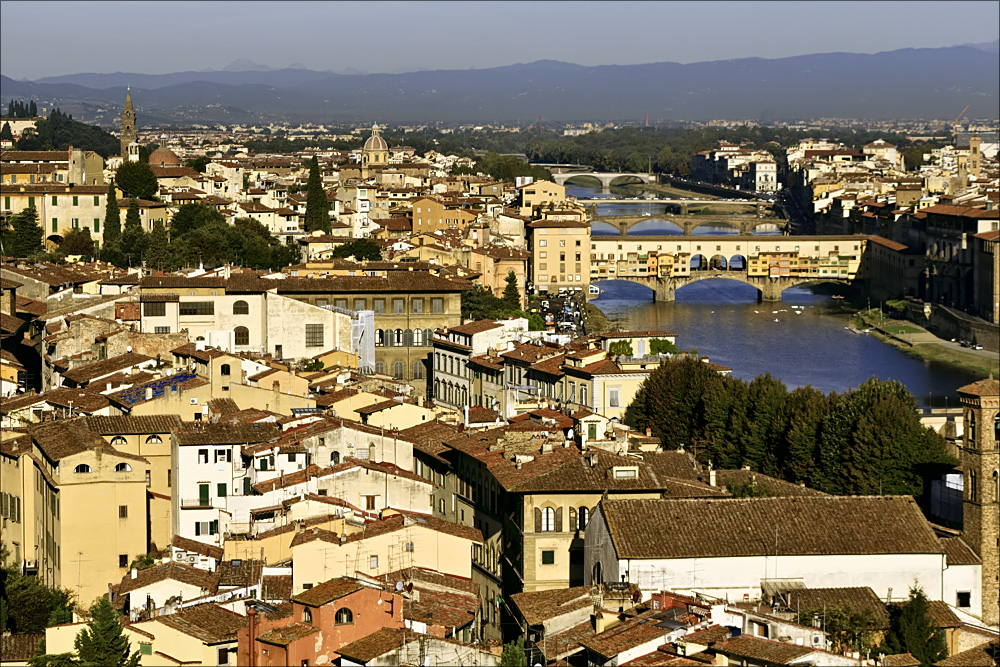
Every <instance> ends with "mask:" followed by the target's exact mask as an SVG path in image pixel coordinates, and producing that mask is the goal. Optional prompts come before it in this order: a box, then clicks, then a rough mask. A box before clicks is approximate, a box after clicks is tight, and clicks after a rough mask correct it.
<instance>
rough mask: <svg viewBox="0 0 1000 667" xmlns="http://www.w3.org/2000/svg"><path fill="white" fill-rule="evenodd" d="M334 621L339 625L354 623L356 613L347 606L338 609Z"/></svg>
mask: <svg viewBox="0 0 1000 667" xmlns="http://www.w3.org/2000/svg"><path fill="white" fill-rule="evenodd" d="M333 620H334V622H335V623H336V624H337V625H350V624H351V623H354V614H352V613H351V610H350V609H348V608H347V607H344V608H343V609H338V610H337V614H336V615H335V616H334V617H333Z"/></svg>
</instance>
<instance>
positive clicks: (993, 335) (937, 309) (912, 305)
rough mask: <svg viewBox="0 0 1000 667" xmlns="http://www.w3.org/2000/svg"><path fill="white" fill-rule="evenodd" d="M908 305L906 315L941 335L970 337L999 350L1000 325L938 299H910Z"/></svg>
mask: <svg viewBox="0 0 1000 667" xmlns="http://www.w3.org/2000/svg"><path fill="white" fill-rule="evenodd" d="M907 306H908V308H907V313H906V314H907V319H909V320H911V321H912V322H914V323H915V324H919V325H920V326H922V327H924V328H925V329H927V330H929V331H931V332H933V333H934V334H936V335H937V336H938V337H939V338H944V339H946V340H950V339H952V338H954V339H955V340H971V341H975V342H976V343H978V344H979V345H982V346H983V349H984V350H989V351H991V352H1000V325H997V324H995V323H993V322H987V321H986V320H984V319H981V318H978V317H973V316H972V315H969V314H967V313H963V312H962V311H959V310H955V309H954V308H948V307H947V306H942V305H940V304H936V303H924V302H921V301H917V300H915V299H908V300H907Z"/></svg>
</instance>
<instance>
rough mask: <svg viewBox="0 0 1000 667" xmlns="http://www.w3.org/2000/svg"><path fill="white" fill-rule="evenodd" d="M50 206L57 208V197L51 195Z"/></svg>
mask: <svg viewBox="0 0 1000 667" xmlns="http://www.w3.org/2000/svg"><path fill="white" fill-rule="evenodd" d="M52 205H53V206H58V205H59V197H57V196H55V195H52Z"/></svg>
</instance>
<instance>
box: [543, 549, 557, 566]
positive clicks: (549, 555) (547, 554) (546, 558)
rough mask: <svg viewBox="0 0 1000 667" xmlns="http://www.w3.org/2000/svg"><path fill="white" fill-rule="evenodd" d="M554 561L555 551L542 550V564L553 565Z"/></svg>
mask: <svg viewBox="0 0 1000 667" xmlns="http://www.w3.org/2000/svg"><path fill="white" fill-rule="evenodd" d="M555 562H556V552H555V551H553V550H552V549H546V550H544V551H543V552H542V565H554V564H555Z"/></svg>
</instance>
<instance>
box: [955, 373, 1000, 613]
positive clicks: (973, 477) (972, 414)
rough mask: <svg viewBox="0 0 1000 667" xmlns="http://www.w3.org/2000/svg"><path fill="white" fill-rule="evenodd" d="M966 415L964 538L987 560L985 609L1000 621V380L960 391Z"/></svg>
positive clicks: (963, 451)
mask: <svg viewBox="0 0 1000 667" xmlns="http://www.w3.org/2000/svg"><path fill="white" fill-rule="evenodd" d="M958 394H959V397H960V400H961V403H962V417H963V419H964V422H965V429H964V433H963V434H962V476H963V481H964V490H963V498H962V500H963V502H962V538H963V539H964V540H965V542H966V543H967V544H968V545H969V547H970V548H971V549H972V550H973V551H975V552H976V555H978V556H979V558H980V559H981V560H982V561H983V569H982V595H983V600H982V603H983V604H982V609H983V621H984V622H985V623H986V624H988V625H997V623H998V622H1000V381H997V380H994V379H993V378H992V377H990V379H988V380H980V381H979V382H973V383H972V384H968V385H965V386H964V387H961V388H959V390H958Z"/></svg>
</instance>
